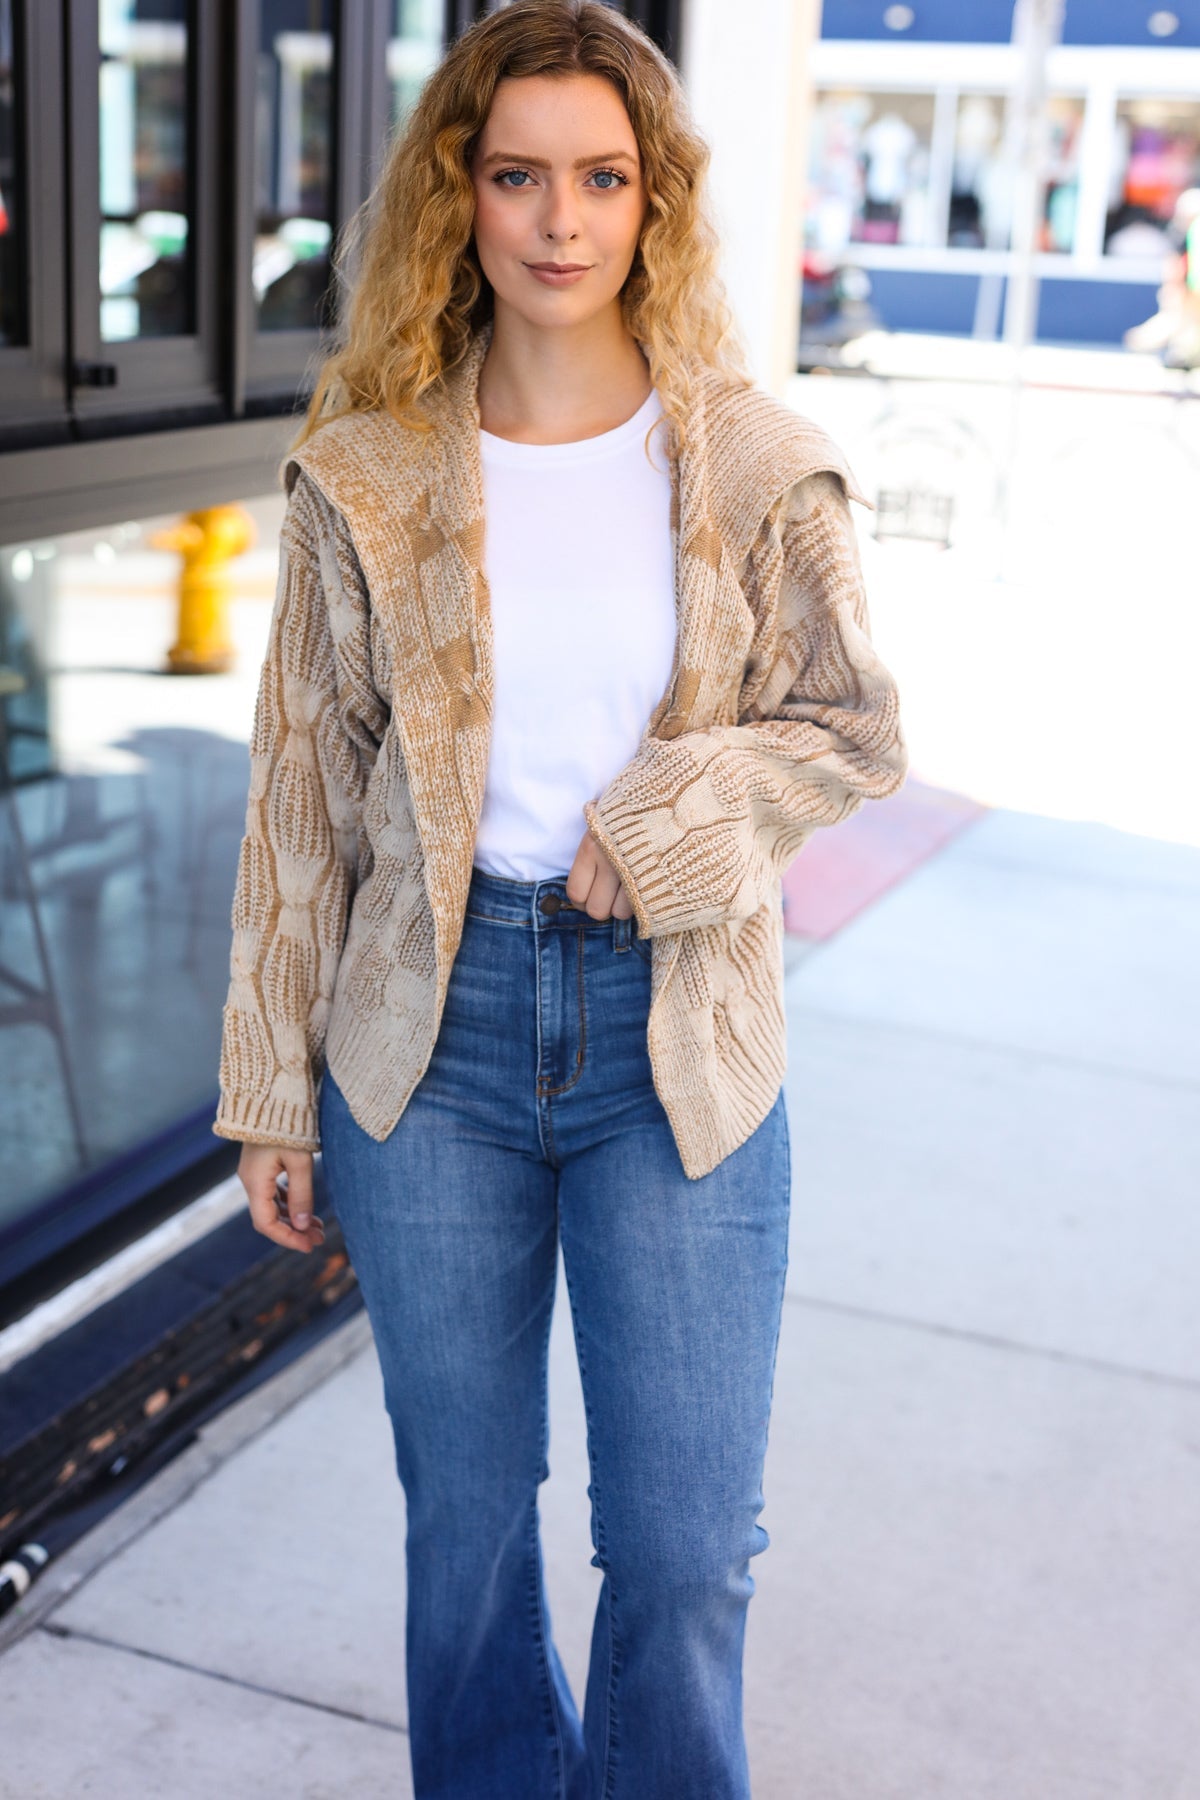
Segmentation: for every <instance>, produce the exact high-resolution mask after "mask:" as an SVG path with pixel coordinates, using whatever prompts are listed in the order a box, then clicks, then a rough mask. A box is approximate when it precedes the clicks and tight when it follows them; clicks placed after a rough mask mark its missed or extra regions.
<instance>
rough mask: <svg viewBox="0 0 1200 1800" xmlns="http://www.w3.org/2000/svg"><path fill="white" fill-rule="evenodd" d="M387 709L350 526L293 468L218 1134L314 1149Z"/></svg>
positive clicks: (240, 895)
mask: <svg viewBox="0 0 1200 1800" xmlns="http://www.w3.org/2000/svg"><path fill="white" fill-rule="evenodd" d="M385 723H386V708H385V707H384V705H383V703H382V702H381V700H380V698H379V695H378V694H377V693H376V691H375V689H374V685H373V682H372V680H371V673H370V629H369V617H368V600H367V595H366V591H365V582H364V580H363V577H362V572H361V569H360V567H359V564H358V559H357V556H356V554H355V552H354V547H353V544H352V542H351V539H350V534H349V528H348V526H347V525H346V523H345V520H344V519H343V518H342V516H341V514H340V513H338V512H337V511H336V510H335V509H334V508H333V507H331V506H330V504H329V502H328V501H327V500H326V499H325V497H324V495H323V494H322V493H321V492H320V490H319V488H317V487H316V485H315V483H313V482H312V480H311V478H310V477H308V476H307V475H305V474H304V473H303V472H300V474H299V475H298V477H297V478H296V480H295V483H294V486H293V488H292V492H291V495H290V497H289V500H288V505H287V510H286V512H285V515H284V521H283V528H282V531H281V534H280V545H279V577H278V584H277V589H276V596H275V606H274V611H273V613H272V617H271V626H270V632H269V635H268V642H267V651H266V656H265V658H264V661H263V666H262V673H261V676H260V680H259V687H258V698H257V702H256V705H255V711H254V723H253V727H252V731H251V737H250V790H249V797H248V800H247V806H246V824H245V834H244V836H243V839H242V844H241V850H240V854H239V858H238V868H237V877H236V881H235V886H234V897H233V912H232V921H231V922H232V927H233V942H232V948H231V954H230V981H229V990H228V998H227V1000H226V1003H225V1007H224V1012H223V1029H222V1038H221V1054H220V1085H221V1098H220V1105H219V1107H218V1111H217V1115H216V1119H215V1121H214V1124H213V1130H214V1131H215V1132H216V1134H217V1136H218V1137H225V1138H233V1139H235V1140H237V1141H239V1142H244V1143H262V1144H278V1145H280V1146H283V1147H286V1148H290V1149H297V1150H316V1149H317V1148H318V1147H319V1138H318V1131H317V1107H316V1088H317V1081H318V1079H319V1074H320V1070H321V1066H322V1062H323V1050H324V1040H325V1030H326V1025H327V1021H328V1017H329V1010H330V1005H331V1002H332V998H333V988H334V981H335V979H336V975H337V967H338V962H339V959H340V956H341V951H342V946H343V943H344V940H345V933H346V927H347V923H348V914H349V906H350V902H351V899H352V897H353V893H354V889H355V885H356V881H357V879H358V876H359V874H360V872H361V870H360V860H361V859H360V850H361V848H362V846H363V843H364V839H363V835H362V803H363V795H364V791H365V787H366V782H367V778H368V775H369V773H370V769H371V766H372V765H373V763H374V760H375V755H376V753H377V750H378V746H379V740H380V737H381V736H382V732H383V729H384V726H385Z"/></svg>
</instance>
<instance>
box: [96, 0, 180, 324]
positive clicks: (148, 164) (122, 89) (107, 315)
mask: <svg viewBox="0 0 1200 1800" xmlns="http://www.w3.org/2000/svg"><path fill="white" fill-rule="evenodd" d="M187 64H188V0H100V217H101V224H100V335H101V337H102V338H103V339H104V341H105V342H106V343H115V342H118V341H120V340H122V339H125V338H138V337H172V336H175V335H177V334H178V333H180V332H187V331H191V330H193V329H194V326H193V319H192V296H191V288H192V282H191V271H190V266H189V261H190V259H189V236H190V216H189V215H190V211H191V203H190V199H189V194H188V151H189V144H188V135H189V120H188V93H187V89H188V70H187Z"/></svg>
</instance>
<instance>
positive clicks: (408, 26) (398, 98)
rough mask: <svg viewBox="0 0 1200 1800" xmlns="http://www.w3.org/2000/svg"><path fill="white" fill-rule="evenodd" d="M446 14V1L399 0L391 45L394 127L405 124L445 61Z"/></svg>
mask: <svg viewBox="0 0 1200 1800" xmlns="http://www.w3.org/2000/svg"><path fill="white" fill-rule="evenodd" d="M444 15H445V7H444V6H443V4H442V0H396V24H395V36H394V37H393V38H392V39H391V41H390V42H389V44H388V83H389V85H390V87H391V94H392V125H393V127H396V126H401V125H403V124H404V121H405V120H406V119H407V117H408V115H409V113H410V112H411V111H412V108H413V105H414V103H415V102H416V98H417V95H418V94H419V93H420V91H421V89H422V88H423V87H424V85H425V80H426V77H427V76H428V75H429V74H430V73H431V72H432V71H433V70H434V69H435V68H436V67H437V65H438V63H439V62H440V61H441V57H442V26H443V22H444Z"/></svg>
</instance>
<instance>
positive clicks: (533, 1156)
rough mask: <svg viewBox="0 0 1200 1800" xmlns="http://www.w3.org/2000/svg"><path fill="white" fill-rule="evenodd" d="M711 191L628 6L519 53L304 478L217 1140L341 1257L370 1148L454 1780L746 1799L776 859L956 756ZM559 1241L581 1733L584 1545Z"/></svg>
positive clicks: (778, 921) (357, 1262)
mask: <svg viewBox="0 0 1200 1800" xmlns="http://www.w3.org/2000/svg"><path fill="white" fill-rule="evenodd" d="M706 162H707V150H706V147H705V145H704V144H703V142H702V140H701V139H699V138H698V137H697V136H696V135H695V133H694V131H693V129H692V127H691V125H690V123H689V121H688V117H687V112H686V107H685V102H684V100H683V97H682V94H681V91H680V88H679V85H678V81H677V78H676V76H675V74H674V72H673V70H672V68H671V66H670V64H669V63H668V62H667V61H666V60H665V59H664V58H663V56H662V55H661V54H660V53H659V52H658V51H657V50H656V49H655V48H654V46H653V45H652V44H651V42H650V41H649V40H648V39H647V38H646V37H645V36H644V35H643V34H642V33H641V32H640V31H639V30H638V29H637V28H636V27H635V26H633V25H631V24H629V23H628V22H626V21H625V20H624V19H622V18H621V17H620V16H618V15H617V14H615V13H614V12H612V11H611V10H610V9H609V8H608V7H606V6H603V5H600V4H594V3H591V0H514V4H512V5H510V6H508V7H506V8H504V9H502V10H501V11H499V12H497V13H494V14H492V15H491V16H490V17H488V18H487V19H486V20H484V21H483V22H481V23H480V24H478V25H476V26H474V27H472V28H471V29H470V30H469V31H467V32H466V33H465V35H464V36H463V37H462V38H461V39H460V40H459V41H458V42H457V43H456V44H455V45H454V46H453V47H452V48H451V49H450V51H449V53H448V54H447V56H446V58H445V61H444V62H443V64H442V65H441V67H440V68H439V69H438V70H437V71H436V72H435V73H434V74H433V75H432V76H431V77H430V79H429V81H428V83H427V85H426V87H425V89H424V92H423V95H422V97H421V99H420V101H419V103H418V105H417V107H416V109H415V112H414V114H413V116H412V118H411V120H410V122H409V124H408V126H407V129H406V131H405V133H404V135H403V136H402V138H401V139H400V140H399V142H398V143H397V144H396V145H395V147H394V149H393V151H392V154H391V157H390V160H389V163H388V166H387V168H386V170H385V172H384V174H383V176H382V179H381V182H380V185H379V189H378V192H377V194H376V196H375V198H374V201H373V203H372V205H371V208H370V211H369V215H368V224H367V229H366V235H365V239H364V241H363V245H362V254H361V259H360V266H359V272H358V276H357V282H356V286H355V289H354V293H353V298H352V302H351V304H350V307H349V310H348V323H347V334H346V339H345V342H344V344H343V347H342V348H341V349H340V351H339V352H338V353H337V354H335V355H334V356H333V357H332V358H331V360H330V361H329V362H328V364H327V365H326V367H325V370H324V373H323V377H322V380H321V383H320V386H319V388H318V391H317V394H316V396H315V398H314V401H313V405H312V409H311V412H310V415H309V419H308V421H307V424H306V426H305V429H304V431H303V433H302V434H301V437H300V440H299V442H298V444H297V446H296V447H295V448H294V450H293V452H292V455H291V457H290V459H289V462H288V464H287V480H288V485H289V488H290V498H289V503H288V508H287V514H286V519H285V524H284V528H283V535H282V546H281V570H280V582H279V593H278V599H277V602H276V608H275V614H274V618H273V622H272V629H271V637H270V644H269V648H268V652H267V657H266V662H265V665H264V670H263V677H262V685H261V689H260V694H259V702H258V708H257V711H256V715H255V722H254V731H253V737H252V744H251V754H252V779H251V790H250V801H249V807H248V812H247V829H246V837H245V841H244V844H243V850H242V857H241V861H240V865H239V873H238V882H237V892H236V898H235V902H234V945H233V958H232V964H233V967H232V982H231V986H230V993H229V1001H228V1004H227V1006H226V1009H225V1036H224V1044H223V1051H222V1071H221V1073H222V1099H221V1108H220V1112H219V1115H218V1119H217V1123H216V1127H215V1128H216V1130H217V1131H218V1133H220V1134H221V1135H223V1136H225V1137H230V1138H233V1139H236V1140H239V1141H241V1142H242V1143H243V1144H244V1146H245V1147H244V1149H243V1152H242V1158H241V1163H240V1173H241V1176H242V1180H243V1182H244V1184H245V1187H246V1190H247V1193H248V1195H249V1201H250V1209H251V1213H252V1216H253V1219H254V1223H255V1225H256V1226H257V1228H258V1229H259V1230H260V1231H262V1232H264V1233H265V1234H266V1235H267V1236H268V1237H271V1238H273V1239H274V1240H275V1241H276V1242H277V1243H279V1244H282V1245H287V1246H290V1247H293V1248H296V1249H299V1250H303V1251H308V1252H311V1251H312V1250H313V1249H314V1248H315V1247H317V1246H318V1245H319V1244H320V1243H321V1241H322V1236H323V1231H322V1226H321V1222H320V1220H319V1219H316V1218H314V1217H312V1213H311V1204H312V1202H311V1192H312V1181H311V1163H312V1153H313V1152H314V1151H315V1150H316V1149H317V1148H318V1146H319V1145H320V1146H321V1147H322V1148H323V1161H324V1169H325V1175H326V1180H327V1184H328V1190H329V1193H330V1196H331V1199H332V1201H333V1203H334V1205H335V1206H336V1209H337V1214H338V1218H339V1221H340V1223H341V1225H342V1227H343V1229H344V1232H345V1237H346V1242H347V1246H348V1249H349V1252H350V1256H351V1259H352V1261H353V1264H354V1268H355V1270H356V1272H357V1275H358V1278H359V1281H360V1283H361V1286H362V1291H363V1295H364V1299H365V1302H366V1305H367V1309H368V1312H369V1316H370V1321H371V1325H372V1328H373V1331H374V1336H375V1341H376V1344H377V1346H378V1350H379V1356H380V1361H381V1365H382V1370H383V1378H384V1394H385V1400H386V1405H387V1409H388V1412H389V1415H390V1419H391V1424H392V1428H393V1433H394V1439H395V1446H396V1458H397V1467H398V1471H399V1475H400V1478H401V1481H402V1483H403V1486H404V1489H405V1492H406V1497H407V1521H408V1524H407V1571H408V1600H407V1606H408V1617H407V1639H406V1642H407V1681H408V1697H409V1728H410V1737H411V1754H412V1763H413V1775H414V1783H415V1791H416V1793H417V1795H418V1796H434V1795H437V1796H445V1797H446V1800H476V1797H478V1800H510V1797H511V1800H542V1797H544V1800H550V1797H551V1796H556V1797H565V1800H582V1797H583V1796H589V1797H592V1800H602V1797H606V1800H624V1797H628V1800H722V1797H724V1796H731V1797H732V1796H744V1795H746V1794H747V1793H748V1792H749V1785H748V1774H747V1761H746V1750H745V1743H744V1737H743V1729H742V1692H741V1682H742V1648H743V1637H744V1629H745V1618H746V1608H747V1603H748V1600H749V1597H750V1595H751V1594H752V1592H753V1590H754V1582H753V1579H752V1577H751V1575H750V1571H749V1559H750V1557H751V1556H753V1555H755V1554H757V1553H758V1552H759V1551H760V1550H762V1549H763V1548H764V1547H765V1546H766V1544H767V1541H768V1539H767V1534H766V1532H765V1531H764V1530H763V1528H762V1527H761V1526H760V1525H759V1524H758V1523H757V1522H756V1520H757V1515H758V1512H759V1511H760V1509H761V1507H762V1504H763V1496H762V1493H761V1491H760V1481H761V1476H762V1470H763V1460H764V1454H765V1449H766V1441H767V1422H768V1414H769V1411H770V1404H771V1390H772V1381H773V1374H774V1362H775V1351H776V1344H777V1339H778V1333H779V1323H780V1313H781V1302H782V1297H783V1285H784V1274H785V1268H786V1261H787V1221H788V1204H789V1190H790V1166H789V1147H788V1130H787V1118H786V1113H785V1107H784V1097H783V1091H782V1086H781V1083H782V1077H783V1070H784V1055H785V1048H784V1045H785V1039H784V1015H783V1004H782V955H781V952H782V909H781V897H780V884H779V877H780V874H781V872H782V870H783V869H784V868H785V867H786V865H787V864H788V863H789V862H790V861H791V860H792V858H793V857H794V856H795V854H796V852H797V851H798V850H799V849H800V848H801V846H802V844H803V843H804V841H805V840H806V838H807V837H808V835H809V833H810V832H811V831H812V830H813V829H814V828H815V827H816V826H818V825H830V824H834V823H836V822H837V821H838V820H839V819H842V818H844V817H846V816H847V814H849V813H851V812H853V811H854V810H855V808H856V807H857V806H859V805H861V804H862V802H863V800H864V799H866V798H868V797H872V796H875V797H878V796H882V795H885V794H890V793H892V792H894V791H895V789H896V788H897V787H898V786H899V785H900V784H901V782H902V781H903V779H904V773H905V763H906V755H905V749H904V744H903V738H902V733H901V728H900V724H899V719H898V713H897V704H896V694H895V688H894V685H893V683H892V682H891V680H890V678H889V676H888V673H887V671H886V670H885V669H884V668H883V667H882V665H881V664H880V662H879V661H878V659H877V658H876V657H875V655H874V652H873V650H872V647H871V644H870V639H869V635H868V624H867V613H866V606H865V602H864V599H863V594H862V586H861V581H860V578H859V569H858V562H857V557H856V551H855V540H854V535H853V530H852V527H851V524H850V521H849V517H848V513H849V509H848V504H847V493H848V492H853V488H852V484H851V481H850V476H849V473H848V471H847V469H846V467H845V465H844V463H843V461H842V459H841V457H840V455H839V453H838V452H837V450H836V449H835V448H834V447H833V446H832V445H831V444H830V443H829V441H828V440H827V439H826V438H825V437H824V436H823V434H822V433H820V432H819V431H818V430H817V429H816V428H815V427H813V426H812V425H810V424H809V423H807V422H806V421H804V420H802V419H800V418H798V417H797V416H796V415H795V414H793V413H791V412H790V411H788V410H787V409H786V408H785V407H783V406H782V404H780V403H779V402H778V401H776V400H775V399H773V398H772V397H771V396H770V395H768V394H766V393H764V392H763V391H762V390H760V389H758V388H756V387H755V386H754V384H753V383H752V382H751V381H750V380H749V378H748V377H747V376H746V375H745V374H744V372H743V371H742V369H741V367H740V365H739V364H738V362H737V360H736V358H733V357H732V355H731V352H730V350H729V348H728V346H729V343H730V339H731V329H730V320H729V315H728V312H727V309H726V307H725V304H724V302H723V300H722V297H721V292H720V288H719V285H718V282H717V279H716V277H715V274H714V258H715V246H714V240H713V237H712V234H711V231H710V228H709V226H708V224H707V223H706V219H705V214H704V210H703V194H702V178H703V174H704V169H705V165H706ZM485 519H486V542H485V532H484V523H485ZM281 1175H282V1176H285V1177H286V1188H287V1193H286V1198H285V1199H283V1198H279V1196H278V1193H277V1180H278V1178H279V1177H280V1176H281ZM560 1241H561V1244H562V1250H563V1258H564V1264H565V1270H566V1278H567V1283H568V1288H569V1294H570V1304H571V1308H572V1316H573V1323H574V1330H575V1339H576V1346H577V1351H578V1356H579V1364H580V1373H581V1378H582V1383H583V1392H584V1399H585V1404H586V1411H587V1422H588V1450H589V1456H590V1462H591V1474H592V1481H591V1485H590V1488H589V1494H590V1497H591V1502H592V1538H593V1543H594V1546H595V1556H594V1557H593V1559H592V1560H593V1563H594V1565H595V1566H596V1567H597V1568H599V1569H601V1570H603V1572H604V1573H603V1581H602V1584H601V1588H600V1595H599V1602H598V1608H597V1612H596V1618H595V1625H594V1632H593V1639H592V1653H591V1664H590V1672H589V1676H588V1682H587V1689H586V1695H585V1703H584V1710H583V1717H582V1721H581V1719H580V1716H579V1713H578V1711H577V1708H576V1704H575V1700H574V1698H573V1696H572V1694H571V1691H570V1689H569V1687H568V1684H567V1681H566V1678H565V1676H564V1673H563V1669H562V1665H561V1663H560V1661H559V1658H558V1654H557V1652H556V1650H555V1647H554V1644H553V1641H552V1638H551V1631H550V1621H549V1617H548V1613H547V1607H546V1601H545V1594H544V1590H543V1583H542V1564H541V1553H540V1545H539V1536H538V1507H537V1495H538V1484H539V1483H540V1482H541V1481H542V1480H544V1479H545V1477H546V1476H547V1474H548V1473H549V1470H548V1466H547V1461H546V1456H547V1410H546V1362H547V1339H548V1333H549V1327H550V1318H551V1309H552V1304H553V1299H554V1290H555V1275H556V1259H557V1254H558V1246H559V1243H560Z"/></svg>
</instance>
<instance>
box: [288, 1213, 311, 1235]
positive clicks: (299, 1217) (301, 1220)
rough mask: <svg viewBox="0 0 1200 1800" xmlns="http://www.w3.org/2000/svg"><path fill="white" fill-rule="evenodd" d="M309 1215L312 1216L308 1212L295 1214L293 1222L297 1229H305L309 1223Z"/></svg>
mask: <svg viewBox="0 0 1200 1800" xmlns="http://www.w3.org/2000/svg"><path fill="white" fill-rule="evenodd" d="M309 1217H310V1215H309V1214H308V1213H296V1214H294V1216H293V1218H292V1224H293V1225H294V1226H295V1227H296V1230H297V1231H303V1230H304V1227H305V1226H306V1225H307V1224H308V1221H309Z"/></svg>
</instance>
